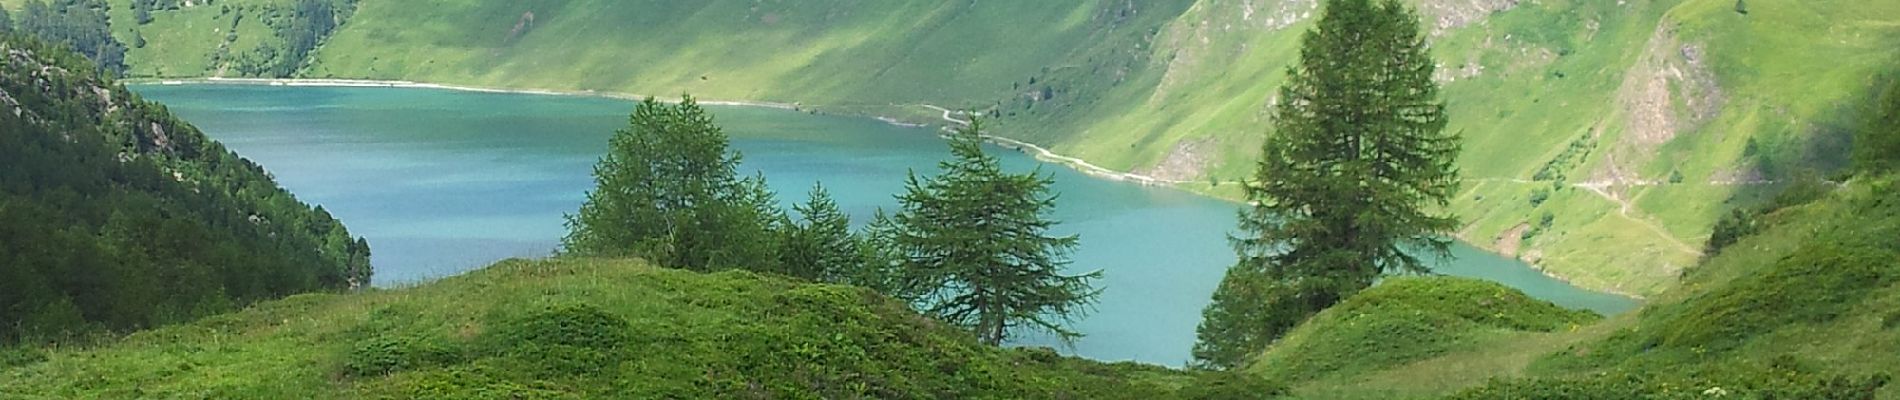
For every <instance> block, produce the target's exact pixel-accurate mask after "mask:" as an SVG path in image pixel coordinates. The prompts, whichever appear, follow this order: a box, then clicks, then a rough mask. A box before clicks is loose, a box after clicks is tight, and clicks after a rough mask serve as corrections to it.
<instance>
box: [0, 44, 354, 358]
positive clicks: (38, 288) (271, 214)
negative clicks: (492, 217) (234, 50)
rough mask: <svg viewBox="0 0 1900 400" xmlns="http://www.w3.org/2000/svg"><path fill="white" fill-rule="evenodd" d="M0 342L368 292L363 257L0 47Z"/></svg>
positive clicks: (42, 50)
mask: <svg viewBox="0 0 1900 400" xmlns="http://www.w3.org/2000/svg"><path fill="white" fill-rule="evenodd" d="M0 36H4V37H0V53H11V54H15V55H16V56H13V57H12V58H9V61H8V62H6V63H0V94H3V96H0V97H5V98H9V99H13V100H14V101H17V102H18V104H20V107H19V108H18V109H15V108H13V107H11V106H8V105H6V104H5V103H0V321H6V323H5V324H4V325H3V326H0V342H11V341H18V340H21V339H47V340H57V339H61V338H65V337H70V336H74V335H85V334H88V333H93V332H99V331H101V330H111V331H123V330H131V329H138V328H143V327H150V326H154V325H159V324H165V323H170V322H177V321H183V320H188V319H191V318H194V317H197V316H203V315H208V314H213V313H219V312H225V311H229V310H232V309H235V308H237V307H241V306H243V305H246V304H249V303H251V302H253V301H257V300H262V299H270V298H276V297H281V296H284V295H288V294H293V293H300V292H306V291H313V290H344V289H350V288H355V287H361V286H364V285H368V284H369V278H370V270H369V262H368V257H369V254H368V250H369V249H368V247H367V245H366V244H365V243H363V242H362V241H361V240H359V239H352V238H351V237H350V235H349V232H348V231H347V230H345V229H344V227H343V225H342V223H341V222H339V221H337V220H336V219H335V218H333V217H331V216H330V215H329V214H328V213H327V212H324V211H323V210H322V209H321V208H317V209H312V208H310V207H309V206H308V205H305V204H303V203H301V202H298V201H297V199H296V197H294V196H292V195H291V194H290V193H289V192H286V191H284V190H283V189H281V188H279V187H278V186H277V184H276V183H275V182H272V180H271V178H270V175H269V174H268V173H266V172H265V171H264V169H263V168H261V167H259V166H257V165H256V164H254V163H251V162H250V161H249V160H245V159H243V158H240V157H238V156H237V155H236V154H233V153H231V152H230V151H228V150H225V149H224V147H223V146H221V145H219V144H218V143H217V142H214V141H211V140H210V139H208V138H206V137H205V136H204V135H203V134H201V133H199V132H198V131H197V130H196V129H195V128H192V127H191V126H190V125H187V124H185V123H183V122H180V121H179V120H177V119H175V118H173V117H172V116H171V115H170V114H169V113H167V112H166V111H165V109H164V108H163V107H162V106H158V105H155V104H150V103H145V102H143V101H140V100H138V99H137V97H136V96H134V95H133V94H132V93H131V92H129V91H126V90H125V89H124V88H123V87H120V86H118V85H116V84H114V83H112V82H110V81H108V80H102V79H101V78H98V77H97V75H98V74H96V73H94V72H93V69H92V67H91V66H90V63H89V62H87V61H85V60H84V59H83V58H79V57H78V56H76V55H73V54H71V53H68V52H65V51H61V50H56V49H53V48H50V47H46V46H43V45H40V44H38V43H37V42H34V41H32V40H30V39H24V38H21V37H17V36H6V35H0Z"/></svg>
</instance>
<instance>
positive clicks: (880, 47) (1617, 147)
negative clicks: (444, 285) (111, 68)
mask: <svg viewBox="0 0 1900 400" xmlns="http://www.w3.org/2000/svg"><path fill="white" fill-rule="evenodd" d="M130 1H131V0H111V1H109V2H110V3H112V4H115V5H116V4H130V3H129V2H130ZM303 1H314V0H303ZM1411 1H1412V2H1413V3H1414V4H1416V5H1418V8H1419V10H1420V14H1421V17H1422V18H1423V19H1424V20H1425V21H1426V25H1428V26H1430V27H1432V28H1433V34H1432V41H1433V43H1434V46H1435V48H1436V54H1437V57H1439V58H1440V59H1441V60H1442V62H1441V68H1440V77H1441V81H1442V82H1444V83H1445V95H1446V97H1447V100H1448V102H1449V105H1450V108H1451V109H1450V113H1451V117H1452V126H1451V128H1452V129H1453V130H1454V131H1458V132H1462V133H1463V134H1464V135H1465V138H1466V139H1467V143H1466V149H1465V150H1466V151H1465V154H1464V157H1463V160H1462V162H1461V163H1460V167H1461V168H1462V169H1463V172H1464V174H1465V176H1466V177H1467V178H1468V181H1467V186H1466V190H1465V192H1464V194H1463V195H1462V196H1460V197H1459V198H1458V200H1457V201H1456V202H1455V204H1454V205H1453V209H1454V211H1456V212H1457V213H1458V214H1460V215H1462V216H1463V217H1465V218H1466V219H1467V221H1469V225H1468V226H1466V227H1465V228H1464V229H1462V230H1460V231H1459V232H1458V235H1459V236H1460V237H1462V238H1463V239H1466V240H1468V241H1471V242H1473V243H1477V244H1480V245H1484V246H1486V247H1489V248H1491V249H1493V250H1496V251H1499V252H1503V253H1507V254H1512V255H1515V256H1518V257H1521V258H1524V259H1526V260H1530V261H1533V262H1535V263H1537V264H1539V265H1541V266H1543V267H1545V268H1546V269H1547V270H1548V271H1550V272H1551V273H1553V274H1555V275H1558V276H1562V277H1565V278H1567V279H1570V280H1572V281H1573V282H1574V283H1576V284H1578V285H1580V286H1584V287H1589V288H1595V289H1604V290H1613V291H1619V292H1624V293H1629V294H1636V295H1654V294H1657V293H1660V292H1661V291H1662V290H1664V289H1665V288H1666V287H1667V286H1668V285H1669V284H1670V282H1672V281H1673V279H1674V277H1675V276H1676V275H1677V273H1678V272H1679V271H1680V270H1681V269H1682V268H1683V267H1685V266H1688V265H1692V264H1694V263H1695V262H1696V260H1698V259H1699V258H1700V257H1701V254H1700V251H1701V248H1702V243H1703V242H1704V241H1705V240H1706V238H1707V236H1708V235H1709V226H1710V225H1711V223H1712V222H1714V220H1715V218H1716V216H1718V215H1721V214H1722V213H1724V212H1726V210H1727V209H1728V208H1730V207H1733V206H1736V205H1745V204H1750V203H1752V202H1754V201H1757V200H1758V199H1759V198H1760V197H1762V195H1763V194H1764V193H1772V192H1774V191H1775V190H1776V185H1775V183H1777V182H1785V181H1787V180H1789V179H1791V178H1792V177H1795V176H1799V175H1801V174H1803V171H1804V170H1809V169H1815V170H1820V171H1823V172H1825V171H1828V170H1831V169H1832V168H1835V167H1838V166H1839V165H1840V160H1841V158H1840V157H1839V155H1840V154H1844V151H1842V149H1843V146H1844V145H1845V140H1843V139H1842V137H1841V135H1839V134H1838V132H1840V131H1842V130H1841V128H1840V126H1839V121H1843V120H1847V119H1851V118H1852V115H1851V114H1852V112H1851V110H1847V109H1844V108H1842V107H1839V106H1838V105H1839V104H1848V103H1853V102H1856V101H1858V100H1861V99H1863V98H1864V97H1865V96H1866V95H1867V94H1868V93H1869V92H1871V89H1870V86H1869V85H1870V84H1871V83H1872V78H1871V77H1872V76H1875V75H1878V74H1881V73H1884V72H1886V71H1887V69H1888V68H1887V67H1886V66H1887V65H1892V64H1891V61H1892V58H1893V57H1894V56H1895V55H1896V53H1895V52H1894V51H1892V50H1891V49H1892V48H1893V46H1892V44H1893V43H1895V42H1896V41H1900V26H1897V25H1896V24H1894V23H1893V22H1892V21H1895V20H1900V5H1897V4H1894V3H1893V2H1881V1H1856V0H1823V1H1805V2H1789V1H1759V2H1753V4H1747V5H1746V7H1744V8H1743V10H1741V11H1746V12H1741V11H1738V10H1737V9H1736V7H1735V4H1736V2H1735V1H1733V0H1632V1H1621V2H1607V1H1594V0H1550V1H1540V2H1520V1H1508V0H1411ZM293 3H295V2H291V1H288V0H226V1H221V2H218V3H216V4H217V5H216V6H207V5H200V6H197V7H187V8H181V9H178V10H161V11H156V12H154V13H153V15H154V18H155V20H154V21H153V22H152V23H149V24H145V25H140V26H136V27H133V26H132V25H129V24H124V23H122V22H121V18H119V17H115V18H114V25H115V32H120V34H121V35H123V36H125V37H123V38H122V41H128V42H129V41H130V39H129V38H131V37H132V36H137V35H143V37H145V38H146V39H147V41H148V42H149V43H151V44H148V45H147V46H145V47H144V48H141V49H133V50H132V51H131V52H130V53H129V55H128V58H129V59H130V61H129V64H131V65H132V67H131V69H132V74H133V75H137V76H165V77H197V76H243V75H245V74H244V73H243V72H244V71H242V70H234V69H232V68H228V65H231V61H230V60H232V59H233V58H231V56H229V55H230V54H244V53H245V52H247V51H249V50H244V49H247V48H256V47H258V46H264V47H269V45H268V43H271V40H277V39H271V38H273V37H277V36H281V35H277V36H273V35H271V34H268V33H269V32H274V30H273V29H275V28H271V27H269V26H265V25H267V24H263V23H262V22H257V23H258V24H260V25H256V26H253V25H250V24H252V23H253V22H247V21H254V20H255V21H265V20H267V18H264V17H255V18H235V19H234V18H232V17H230V16H228V15H237V14H245V13H252V14H258V15H276V14H275V13H276V12H275V11H270V10H284V9H286V7H288V6H286V4H293ZM353 4H354V6H353V7H354V8H353V9H354V10H355V11H354V12H353V13H350V14H348V15H347V18H346V19H345V21H346V22H344V23H343V25H342V26H341V27H339V28H338V29H337V30H336V32H335V33H334V34H332V35H329V36H327V38H326V39H325V40H324V42H323V43H324V44H323V45H322V46H321V47H320V48H318V49H317V50H316V51H314V52H312V53H310V56H309V57H308V59H307V60H303V61H302V63H303V65H305V67H304V68H303V69H301V70H300V72H298V73H297V74H296V75H297V76H303V77H313V78H370V79H399V80H415V81H429V82H438V83H451V84H466V85H481V86H496V87H513V88H541V89H560V90H580V91H590V90H591V91H610V92H621V93H642V94H664V95H672V94H677V93H682V92H691V93H693V94H695V95H700V96H703V97H705V98H714V99H733V100H764V101H776V102H786V103H801V105H803V106H804V107H807V108H814V109H818V110H824V111H832V112H847V113H862V114H872V115H886V116H894V117H901V118H903V119H907V120H910V121H913V122H942V121H940V120H939V119H938V117H939V116H940V115H939V114H938V113H937V112H935V111H933V110H931V109H929V108H926V107H924V106H923V105H925V104H929V105H938V106H944V107H951V108H964V109H975V110H978V111H981V112H985V113H989V114H992V115H996V116H999V117H1002V118H1001V120H1000V121H999V124H998V127H999V128H998V133H999V134H1001V135H1004V136H1009V137H1014V138H1019V139H1023V140H1026V141H1029V142H1032V143H1036V144H1039V145H1042V146H1044V147H1048V148H1051V149H1053V150H1054V151H1056V152H1058V153H1062V154H1067V155H1073V156H1076V157H1080V158H1081V159H1084V160H1087V161H1089V162H1092V163H1094V164H1098V165H1101V166H1103V167H1106V168H1108V169H1111V170H1117V171H1132V172H1136V173H1139V174H1143V175H1146V176H1150V177H1153V178H1156V179H1158V180H1160V181H1162V182H1169V183H1172V184H1175V185H1179V186H1183V187H1187V188H1189V189H1191V190H1199V191H1208V192H1211V193H1216V194H1220V195H1229V196H1231V195H1233V194H1234V193H1236V192H1237V190H1236V189H1237V188H1238V186H1237V184H1238V182H1239V181H1241V180H1243V179H1245V178H1247V174H1248V171H1250V170H1251V163H1252V159H1253V156H1254V153H1255V152H1256V148H1257V145H1258V143H1259V141H1260V137H1261V135H1264V134H1266V133H1267V132H1265V129H1266V128H1265V127H1266V122H1267V121H1266V120H1265V118H1266V115H1267V113H1266V106H1267V104H1269V103H1270V102H1271V101H1272V98H1273V97H1274V94H1275V90H1276V88H1277V87H1278V86H1279V84H1280V83H1281V80H1282V75H1283V74H1284V68H1285V67H1286V66H1287V65H1288V64H1289V63H1290V62H1292V60H1294V59H1295V56H1296V54H1295V52H1296V50H1295V43H1296V42H1297V40H1298V38H1299V36H1300V35H1301V34H1302V32H1304V30H1305V29H1306V27H1307V26H1308V24H1310V20H1311V18H1312V17H1313V16H1314V15H1316V14H1317V10H1316V7H1317V4H1318V3H1317V2H1314V1H1309V0H1247V1H1235V0H1173V1H1160V2H1129V1H1112V0H1098V1H1084V2H1070V3H1064V2H962V1H944V2H933V1H909V2H863V1H844V0H830V1H816V2H810V1H806V2H758V1H739V0H721V1H707V2H690V3H675V2H646V1H639V2H624V1H604V0H561V1H556V0H542V1H510V2H500V1H475V0H429V1H394V0H363V1H359V2H355V3H353ZM227 8H228V9H231V10H234V11H230V12H228V13H227V12H225V11H222V10H224V9H227ZM121 9H126V8H125V7H119V6H115V8H114V10H115V11H114V15H123V14H124V13H125V12H124V11H119V10H121ZM227 14H228V15H227ZM245 15H249V14H245ZM227 25H228V27H227ZM231 29H235V32H237V33H236V35H235V36H234V38H229V39H227V38H220V37H216V36H217V35H220V34H225V35H229V33H230V32H232V30H231ZM207 32H209V33H207ZM221 32H222V33H221ZM257 32H265V33H261V34H260V33H257ZM258 38H263V39H258ZM259 40H261V41H259ZM232 49H237V50H232ZM220 54H224V55H220ZM206 60H211V61H206ZM1816 60H1826V62H1818V61H1816ZM220 63H222V64H220Z"/></svg>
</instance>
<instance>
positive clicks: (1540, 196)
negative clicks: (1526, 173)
mask: <svg viewBox="0 0 1900 400" xmlns="http://www.w3.org/2000/svg"><path fill="white" fill-rule="evenodd" d="M1530 200H1531V207H1536V206H1540V205H1543V204H1544V202H1546V201H1550V189H1549V188H1541V187H1540V188H1536V189H1531V198H1530Z"/></svg>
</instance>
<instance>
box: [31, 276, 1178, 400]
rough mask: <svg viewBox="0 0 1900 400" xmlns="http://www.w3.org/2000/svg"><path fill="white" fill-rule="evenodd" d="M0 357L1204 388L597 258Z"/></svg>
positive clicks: (505, 377) (295, 374)
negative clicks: (93, 344)
mask: <svg viewBox="0 0 1900 400" xmlns="http://www.w3.org/2000/svg"><path fill="white" fill-rule="evenodd" d="M0 360H5V363H4V364H0V393H8V394H9V395H23V396H26V397H36V396H43V397H54V398H75V397H77V398H135V397H136V398H172V397H193V398H197V397H210V398H612V397H639V398H648V397H659V398H817V397H824V398H1156V397H1157V396H1172V395H1174V394H1175V393H1176V391H1177V390H1179V389H1181V388H1183V387H1185V386H1190V385H1191V384H1192V385H1193V386H1197V387H1199V386H1203V385H1199V384H1194V382H1196V381H1195V379H1196V378H1195V377H1194V376H1192V375H1189V374H1187V373H1184V372H1179V371H1172V370H1167V369H1163V368H1160V367H1152V366H1144V365H1140V364H1102V363H1097V362H1092V361H1086V360H1081V359H1075V358H1068V357H1062V356H1058V355H1056V354H1055V353H1054V352H1051V351H1047V350H1010V349H998V348H994V347H988V346H983V345H980V344H978V343H977V342H976V341H975V339H974V338H973V337H971V336H970V335H968V334H966V333H962V332H961V331H958V330H955V329H953V328H950V327H947V326H944V325H941V324H939V323H937V322H935V321H933V320H930V319H928V318H924V317H922V316H919V315H917V314H915V313H913V312H911V311H909V310H908V309H907V308H905V307H904V306H903V305H901V304H898V303H895V302H892V301H890V300H889V299H886V298H884V297H882V296H878V295H875V294H873V293H872V292H870V291H868V290H864V289H859V288H852V287H844V286H829V285H812V284H800V283H793V282H791V281H788V280H784V279H780V278H774V277H765V276H759V275H755V274H752V273H747V272H722V273H715V274H699V273H693V272H686V271H680V270H671V269H661V268H654V267H649V266H647V265H645V264H644V263H643V262H639V261H612V260H558V261H541V262H531V261H518V260H517V261H504V262H502V263H499V264H496V265H494V266H491V267H488V268H486V269H483V270H479V271H475V272H471V273H469V274H466V275H462V276H457V277H452V278H447V279H444V280H441V281H437V282H433V283H429V284H425V285H422V286H418V287H414V288H407V289H397V290H385V291H375V292H366V293H359V294H348V295H337V294H311V295H300V296H295V297H291V298H288V299H285V300H281V301H274V302H268V303H263V304H259V305H257V306H254V307H251V308H249V309H247V310H245V311H243V312H239V313H234V314H227V315H222V316H217V317H213V318H207V319H204V320H201V321H198V322H195V323H191V324H186V325H179V326H171V327H166V328H162V329H158V330H153V331H147V332H141V333H138V334H135V335H132V336H130V337H126V338H124V339H123V340H120V341H118V342H116V343H111V344H106V345H102V346H99V347H95V348H38V349H28V350H15V351H12V352H11V354H10V355H8V356H6V357H0ZM181 378H189V379H181Z"/></svg>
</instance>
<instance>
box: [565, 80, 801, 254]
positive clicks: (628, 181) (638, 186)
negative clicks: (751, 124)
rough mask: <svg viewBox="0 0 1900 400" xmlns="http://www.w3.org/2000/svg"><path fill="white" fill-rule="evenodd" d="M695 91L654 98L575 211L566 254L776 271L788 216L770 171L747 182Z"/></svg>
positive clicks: (631, 121) (616, 142)
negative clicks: (767, 177) (678, 97)
mask: <svg viewBox="0 0 1900 400" xmlns="http://www.w3.org/2000/svg"><path fill="white" fill-rule="evenodd" d="M728 143H729V139H727V137H726V134H725V131H723V130H721V129H720V128H719V126H718V125H716V124H714V123H713V119H712V116H711V115H709V114H707V113H706V111H705V110H704V109H702V108H700V107H699V104H698V103H697V102H695V101H694V100H693V99H692V97H686V98H685V99H684V100H682V101H681V102H680V103H679V104H665V103H661V102H659V101H658V100H655V99H652V98H648V99H647V100H645V101H642V102H641V103H640V104H639V105H637V106H635V107H634V111H633V114H632V115H631V116H630V117H629V118H628V125H627V128H625V129H621V130H619V131H618V132H616V133H615V134H614V137H613V138H612V139H611V140H610V141H609V144H608V146H609V149H608V152H607V155H606V156H603V157H602V158H601V160H600V162H599V163H598V164H596V165H595V166H594V178H595V184H596V187H595V188H594V190H592V191H589V192H588V193H587V201H586V203H584V204H582V205H581V208H580V211H579V212H578V213H576V214H572V215H568V216H567V227H568V234H567V236H566V237H565V238H563V239H562V241H561V244H562V248H563V250H564V251H565V252H566V253H569V254H575V255H583V256H608V257H614V256H641V257H645V258H647V259H648V260H650V261H653V262H655V263H658V264H660V265H663V266H668V267H674V268H685V269H692V270H701V271H705V270H716V269H729V268H747V269H757V270H771V269H772V268H774V267H775V266H774V264H776V262H777V256H776V254H775V253H776V249H775V246H776V245H777V243H778V240H776V238H775V237H776V235H777V233H776V232H775V229H776V228H777V222H778V221H780V220H782V219H783V218H784V217H783V215H782V213H781V212H779V211H778V208H777V200H775V199H773V195H772V192H771V191H770V190H769V189H766V187H765V183H764V178H763V177H754V178H748V179H739V178H738V177H737V173H736V170H737V168H738V165H739V159H740V156H739V154H737V153H735V152H731V151H729V150H728V149H727V146H728Z"/></svg>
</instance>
